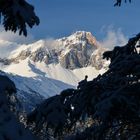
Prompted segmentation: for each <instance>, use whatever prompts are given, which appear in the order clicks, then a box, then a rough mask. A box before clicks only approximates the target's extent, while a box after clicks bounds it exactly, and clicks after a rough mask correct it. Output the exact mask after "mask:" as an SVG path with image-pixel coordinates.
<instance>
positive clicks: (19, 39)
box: [0, 26, 34, 44]
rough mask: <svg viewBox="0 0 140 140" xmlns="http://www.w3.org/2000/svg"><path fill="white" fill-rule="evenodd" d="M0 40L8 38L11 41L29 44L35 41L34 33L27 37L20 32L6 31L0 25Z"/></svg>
mask: <svg viewBox="0 0 140 140" xmlns="http://www.w3.org/2000/svg"><path fill="white" fill-rule="evenodd" d="M0 40H6V41H10V42H16V43H20V44H28V43H31V42H33V41H34V37H33V35H31V34H29V35H28V36H27V37H25V36H23V35H21V36H19V34H18V32H17V33H13V32H11V31H7V32H6V31H5V30H4V29H3V27H2V26H0Z"/></svg>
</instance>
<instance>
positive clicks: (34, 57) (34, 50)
mask: <svg viewBox="0 0 140 140" xmlns="http://www.w3.org/2000/svg"><path fill="white" fill-rule="evenodd" d="M104 50H105V49H104V48H101V47H100V46H99V43H98V41H97V40H96V38H95V37H94V36H93V35H92V34H91V33H90V32H86V31H77V32H75V33H73V34H72V35H70V36H68V37H63V38H60V39H56V40H51V41H48V40H39V41H37V42H34V43H32V44H29V45H20V47H18V48H17V49H15V50H14V51H12V52H11V55H10V56H9V57H8V58H7V59H5V60H1V59H0V61H1V62H3V63H4V64H11V63H20V62H21V61H23V60H25V59H28V60H30V61H33V62H44V63H45V64H47V65H49V64H60V65H61V66H62V67H64V68H66V69H76V68H83V67H87V66H92V67H96V69H101V68H102V67H103V64H104V61H103V60H102V57H101V55H102V53H103V52H104Z"/></svg>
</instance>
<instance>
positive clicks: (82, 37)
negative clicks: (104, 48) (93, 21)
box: [58, 31, 98, 47]
mask: <svg viewBox="0 0 140 140" xmlns="http://www.w3.org/2000/svg"><path fill="white" fill-rule="evenodd" d="M58 41H59V42H61V43H62V45H64V46H66V47H67V46H71V45H73V46H74V45H76V44H82V45H83V46H84V45H86V44H90V45H92V46H94V47H98V43H97V40H96V38H95V37H94V36H93V35H92V34H91V32H86V31H77V32H75V33H73V34H72V35H70V36H68V37H63V38H62V39H58Z"/></svg>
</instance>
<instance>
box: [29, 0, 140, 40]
mask: <svg viewBox="0 0 140 140" xmlns="http://www.w3.org/2000/svg"><path fill="white" fill-rule="evenodd" d="M28 1H29V2H30V3H32V4H33V5H34V6H35V11H36V13H37V15H38V16H39V17H40V21H41V23H40V25H39V26H38V27H35V28H34V29H32V30H30V33H31V34H33V36H34V37H35V38H46V37H53V38H59V37H62V36H65V35H69V34H71V33H72V32H75V31H77V30H86V31H91V32H92V33H93V34H94V35H95V36H96V37H97V38H99V39H100V38H102V37H104V35H105V33H106V31H107V30H109V29H110V28H113V29H114V30H118V29H119V28H121V30H122V32H123V33H124V34H125V35H126V36H133V35H134V34H136V33H138V32H139V31H140V0H133V3H132V4H123V5H122V7H119V8H118V7H113V3H114V1H115V0H28Z"/></svg>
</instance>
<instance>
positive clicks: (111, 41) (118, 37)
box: [100, 26, 128, 49]
mask: <svg viewBox="0 0 140 140" xmlns="http://www.w3.org/2000/svg"><path fill="white" fill-rule="evenodd" d="M103 30H105V29H102V31H103ZM127 41H128V39H127V37H126V36H125V35H124V34H123V32H122V30H121V28H119V29H117V30H115V29H114V28H113V27H112V26H111V27H108V28H107V31H106V37H105V38H104V39H103V40H102V41H100V44H101V46H102V47H105V48H109V49H113V48H114V46H123V45H125V44H126V43H127Z"/></svg>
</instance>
